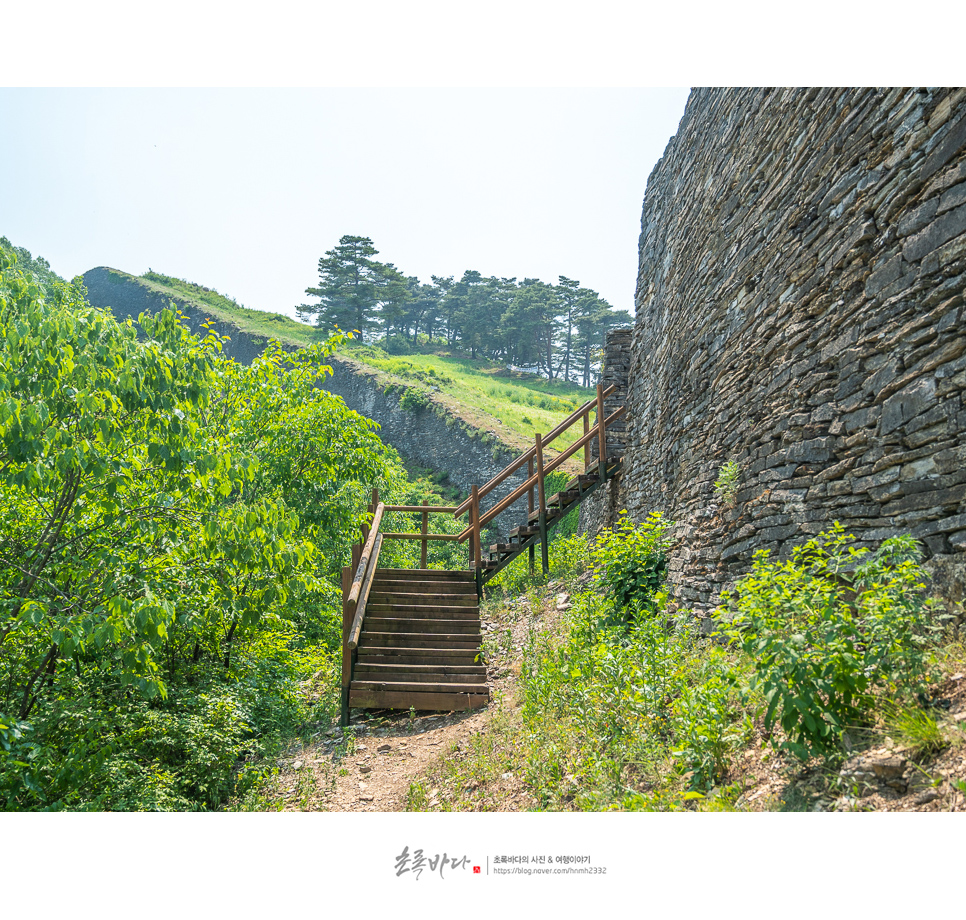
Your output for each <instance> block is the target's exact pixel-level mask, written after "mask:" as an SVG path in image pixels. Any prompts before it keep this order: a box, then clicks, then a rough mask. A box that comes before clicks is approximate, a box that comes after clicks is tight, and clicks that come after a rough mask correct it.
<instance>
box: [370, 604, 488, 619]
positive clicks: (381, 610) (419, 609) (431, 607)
mask: <svg viewBox="0 0 966 920" xmlns="http://www.w3.org/2000/svg"><path fill="white" fill-rule="evenodd" d="M479 616H480V612H479V608H478V607H475V606H474V607H444V606H442V605H441V604H366V618H365V620H364V621H363V622H364V623H365V622H368V620H369V617H394V618H396V617H416V618H417V619H420V620H424V619H427V618H436V619H444V620H465V619H466V618H467V617H469V618H472V619H479Z"/></svg>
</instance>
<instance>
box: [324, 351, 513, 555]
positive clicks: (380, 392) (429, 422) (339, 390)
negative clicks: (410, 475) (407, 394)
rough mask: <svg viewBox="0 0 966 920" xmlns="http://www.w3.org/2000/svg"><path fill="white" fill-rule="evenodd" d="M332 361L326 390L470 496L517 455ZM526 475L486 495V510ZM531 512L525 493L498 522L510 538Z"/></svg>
mask: <svg viewBox="0 0 966 920" xmlns="http://www.w3.org/2000/svg"><path fill="white" fill-rule="evenodd" d="M330 363H331V365H332V368H333V371H334V373H333V374H332V376H331V377H326V379H325V383H324V386H325V389H327V390H328V391H329V392H330V393H335V394H336V396H341V397H342V399H343V400H345V404H346V405H347V406H349V407H350V408H351V409H355V410H356V411H357V412H359V413H361V414H362V415H364V416H366V417H367V418H371V419H372V420H373V421H375V422H378V423H379V431H378V434H379V437H380V438H382V440H383V441H384V442H385V443H387V444H391V445H392V446H393V447H395V448H396V450H398V451H399V452H400V453H401V454H402V455H403V456H404V457H408V458H410V459H412V460H415V461H416V462H417V463H419V464H421V465H422V466H427V467H430V468H431V469H434V470H444V471H446V472H447V473H448V474H449V481H450V483H452V484H453V485H455V486H457V487H458V488H459V489H460V491H461V492H463V493H465V494H469V492H470V489H471V488H472V487H473V485H474V484H476V485H480V486H482V485H483V484H484V483H486V482H489V481H490V479H492V478H493V477H494V476H495V475H496V474H497V473H499V472H501V471H502V470H503V469H504V467H506V466H508V465H509V464H510V462H511V461H513V460H515V459H516V457H517V452H516V451H511V450H510V449H508V448H506V447H504V446H503V445H501V444H494V443H492V442H491V443H484V441H483V437H482V432H478V431H475V430H473V429H469V428H468V427H467V426H466V425H464V424H463V423H462V422H460V421H459V420H457V419H455V418H453V417H451V416H440V415H437V414H436V412H435V411H434V410H433V409H432V408H420V409H405V408H403V407H402V405H401V403H402V394H401V393H400V392H398V391H395V392H387V390H386V388H384V387H383V386H382V385H381V384H380V382H379V381H378V380H377V379H376V378H375V377H374V376H370V375H368V374H366V373H364V372H362V373H360V372H358V371H356V370H355V369H353V367H352V365H351V364H350V363H349V362H346V361H341V360H339V358H338V357H337V356H334V357H332V358H331V359H330ZM525 471H526V468H525V467H524V472H525ZM524 479H525V477H524V476H523V475H522V474H520V473H515V474H514V475H513V476H511V477H509V478H508V479H507V480H506V481H505V482H504V483H503V484H502V485H500V486H499V487H498V488H497V489H496V490H495V491H494V492H493V493H492V494H491V495H488V496H486V497H485V498H483V499H481V501H480V506H481V508H482V510H483V511H486V510H487V509H488V508H491V507H492V506H493V505H494V504H496V503H497V502H498V501H499V500H500V499H501V498H503V497H504V496H506V495H507V494H508V493H509V492H510V491H511V490H512V489H514V488H516V487H517V486H518V485H521V484H522V483H523V481H524ZM526 516H527V501H526V497H524V498H522V499H520V500H519V501H517V502H515V503H514V504H513V505H511V506H510V507H509V508H508V509H507V510H506V511H504V512H503V513H502V514H500V515H499V516H498V517H497V518H496V520H495V521H494V522H493V525H494V527H495V528H496V530H497V531H498V532H499V534H500V535H501V536H503V537H505V536H506V535H507V534H508V533H509V531H510V528H512V527H516V526H519V525H520V524H522V523H523V522H524V521H526ZM463 520H464V521H465V520H466V518H465V517H464V518H463Z"/></svg>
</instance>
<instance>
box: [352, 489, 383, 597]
mask: <svg viewBox="0 0 966 920" xmlns="http://www.w3.org/2000/svg"><path fill="white" fill-rule="evenodd" d="M385 509H386V506H385V505H383V504H382V503H380V504H379V506H378V507H377V508H376V511H375V514H374V515H373V517H372V527H371V529H370V531H369V536H368V538H367V539H366V542H365V545H364V546H363V547H362V555H361V556H360V557H359V564H358V566H357V568H356V572H355V575H354V576H353V578H352V589H351V591H350V592H349V604H350V605H351V606H352V612H353V613H355V608H356V605H357V604H358V603H359V594H360V593H361V591H362V580H363V579H364V578H365V577H366V570H367V569H368V567H369V559H370V557H371V556H372V550H373V548H374V547H375V544H376V535H377V534H378V533H379V525H380V523H382V515H383V512H384V511H385ZM373 568H375V567H373Z"/></svg>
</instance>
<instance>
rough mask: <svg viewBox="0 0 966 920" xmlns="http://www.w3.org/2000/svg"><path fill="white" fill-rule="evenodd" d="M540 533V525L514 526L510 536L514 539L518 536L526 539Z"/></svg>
mask: <svg viewBox="0 0 966 920" xmlns="http://www.w3.org/2000/svg"><path fill="white" fill-rule="evenodd" d="M538 533H540V528H539V527H526V526H523V527H514V528H513V529H512V530H511V531H510V538H511V539H512V538H514V537H516V538H518V539H522V540H526V539H528V538H529V537H532V536H535V535H536V534H538Z"/></svg>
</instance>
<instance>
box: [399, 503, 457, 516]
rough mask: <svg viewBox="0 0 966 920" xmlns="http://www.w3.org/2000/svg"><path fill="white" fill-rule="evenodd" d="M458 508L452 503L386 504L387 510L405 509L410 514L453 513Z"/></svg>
mask: <svg viewBox="0 0 966 920" xmlns="http://www.w3.org/2000/svg"><path fill="white" fill-rule="evenodd" d="M456 510H457V509H456V507H455V506H451V505H386V511H405V512H407V513H409V514H422V512H424V511H428V512H429V513H430V514H452V513H453V512H454V511H456Z"/></svg>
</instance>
